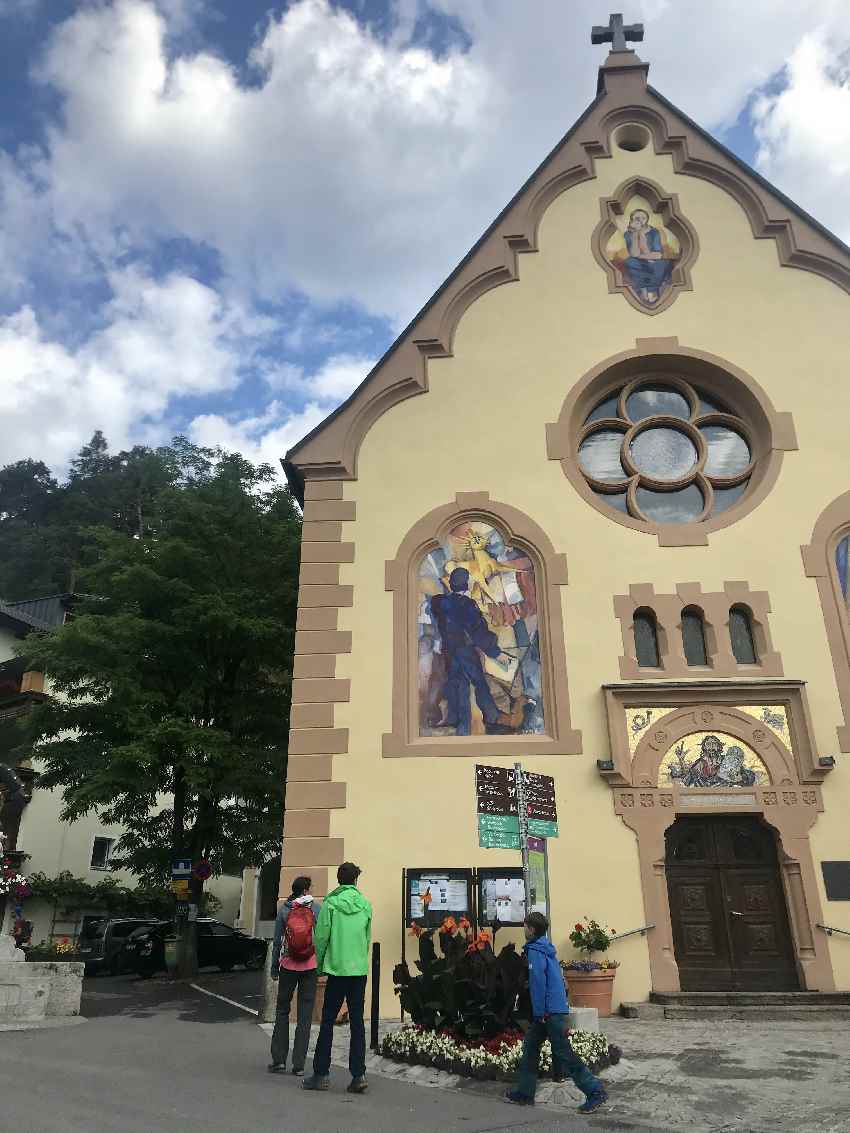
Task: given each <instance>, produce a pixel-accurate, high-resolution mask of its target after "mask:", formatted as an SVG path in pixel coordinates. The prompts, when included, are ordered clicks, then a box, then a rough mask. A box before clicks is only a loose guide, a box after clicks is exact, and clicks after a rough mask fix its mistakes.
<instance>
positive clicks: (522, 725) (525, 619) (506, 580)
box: [382, 492, 581, 758]
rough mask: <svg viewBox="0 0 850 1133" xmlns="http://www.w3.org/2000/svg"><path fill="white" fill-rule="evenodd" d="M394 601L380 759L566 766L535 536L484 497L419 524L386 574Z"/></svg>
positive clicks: (507, 509)
mask: <svg viewBox="0 0 850 1133" xmlns="http://www.w3.org/2000/svg"><path fill="white" fill-rule="evenodd" d="M385 579H386V583H385V585H386V588H387V590H390V591H392V593H393V639H394V665H393V683H392V689H393V697H392V722H393V730H392V732H389V733H385V734H384V736H383V741H382V752H383V754H384V755H385V756H410V755H424V756H434V755H451V756H473V757H475V758H478V757H481V756H490V755H514V753H515V752H517V751H526V750H532V749H533V750H534V751H535V752H536V753H539V754H543V753H547V752H555V753H557V754H564V755H572V754H577V753H578V752H580V751H581V734H580V733H579V732H577V731H576V730H575V729H574V728H573V727H572V725H571V722H570V706H569V684H568V677H567V658H566V639H565V634H564V628H563V622H562V618H561V591H560V587H562V586H565V585H566V583H567V563H566V559H565V557H564V555H563V554H560V553H558V552H557V551H555V549H554V547H553V546H552V542H551V540H550V539H549V537H548V535H547V534H546V533H545V531H544V530H543V529H542V528H541V527H540V526H539V525H538V524H537V523H535V522H534V520H533V519H532V518H531V517H530V516H528V515H526V514H525V513H524V512H521V511H520V510H519V509H518V508H515V507H512V506H511V505H509V504H505V503H500V502H499V501H497V500H491V499H490V496H489V493H487V492H458V494H457V495H456V496H455V499H454V501H453V502H452V503H448V504H443V505H442V506H440V507H436V508H434V509H433V510H432V511H430V512H428V514H427V515H425V516H423V517H422V519H420V520H418V521H417V522H416V523H415V524H414V525H413V526H412V527H411V528H410V530H409V531H408V532H407V535H405V537H404V539H403V540H402V542H401V543H400V545H399V548H398V551H397V553H396V557H395V558H394V559H391V560H389V561H388V562H387V563H386V565H385Z"/></svg>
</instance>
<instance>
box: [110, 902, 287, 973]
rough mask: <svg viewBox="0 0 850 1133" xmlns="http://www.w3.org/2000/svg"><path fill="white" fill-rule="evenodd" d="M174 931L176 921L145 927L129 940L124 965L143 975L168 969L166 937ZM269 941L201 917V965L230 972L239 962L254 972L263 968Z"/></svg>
mask: <svg viewBox="0 0 850 1133" xmlns="http://www.w3.org/2000/svg"><path fill="white" fill-rule="evenodd" d="M173 932H174V922H173V921H161V922H160V923H159V924H154V925H149V926H147V927H142V928H139V929H137V930H136V932H134V933H132V934H131V935H130V936H129V938H128V939H127V941H126V944H125V948H124V952H125V959H124V966H125V967H126V968H129V969H135V971H137V972H138V973H139V975H140V976H145V977H147V976H152V975H153V974H154V973H155V972H164V971H165V970H166V967H165V938H166V936H169V935H171V934H172V933H173ZM267 946H268V941H266V940H260V939H259V938H258V937H256V936H248V935H247V933H244V932H239V930H238V929H235V928H229V927H228V926H227V925H226V924H222V923H221V921H215V920H212V918H210V917H199V918H198V967H199V968H209V967H217V968H220V969H221V971H222V972H229V971H230V970H231V969H232V968H234V967H235V966H236V965H237V964H242V965H243V966H244V967H246V968H248V969H249V970H251V971H256V970H258V969H259V968H262V966H263V963H264V961H265V958H266V948H267Z"/></svg>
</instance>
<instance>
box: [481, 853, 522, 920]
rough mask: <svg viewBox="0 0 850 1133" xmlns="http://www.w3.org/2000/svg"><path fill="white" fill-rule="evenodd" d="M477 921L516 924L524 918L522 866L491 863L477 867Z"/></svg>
mask: <svg viewBox="0 0 850 1133" xmlns="http://www.w3.org/2000/svg"><path fill="white" fill-rule="evenodd" d="M477 874H478V923H479V924H480V925H482V926H485V925H488V926H489V925H492V924H493V922H494V921H498V922H499V924H502V925H515V926H517V927H518V926H519V925H521V924H523V922H524V921H525V882H524V880H523V876H522V869H521V868H520V867H516V868H514V867H513V866H504V865H503V866H493V867H492V868H490V869H479V870H478V871H477Z"/></svg>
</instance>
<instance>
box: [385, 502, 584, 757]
mask: <svg viewBox="0 0 850 1133" xmlns="http://www.w3.org/2000/svg"><path fill="white" fill-rule="evenodd" d="M468 520H480V521H483V522H485V523H490V524H492V525H493V526H494V527H497V528H499V530H500V531H501V532H502V534H503V535H504V537H505V539H506V540H507V542H508V543H509V544H510V545H511V546H514V547H518V548H520V549H522V550H523V551H524V552H525V553H526V554H527V555H528V556H529V557H530V558H531V560H532V562H533V563H534V569H535V581H536V588H537V603H538V614H539V626H540V629H541V630H542V633H541V636H540V665H541V676H542V683H543V695H544V704H545V713H544V722H545V726H546V732H545V733H544V734H543V735H517V736H420V735H419V697H418V682H417V680H416V671H417V664H418V642H417V634H416V615H417V585H416V579H417V573H418V569H419V563H420V562H421V560H422V557H423V555H425V554H427V553H428V551H429V550H433V549H435V548H436V547H438V546H439V545H440V543H441V541H442V539H443V538H444V537H445V536H446V534H447V533H448V532H449V531H450V530H451V529H452V528H453V527H455V526H457V524H458V523H463V522H465V521H468ZM385 576H386V577H385V589H386V590H387V591H389V592H390V593H392V595H393V689H392V731H391V732H388V733H385V734H384V736H383V739H382V754H383V755H384V756H385V757H398V756H448V757H474V758H480V757H482V756H500V755H501V756H514V757H517V756H519V755H520V754H525V755H579V754H580V753H581V751H582V738H581V732H580V731H578V730H577V729H575V728H573V726H572V723H571V715H570V692H569V681H568V676H567V658H566V644H565V637H564V629H563V617H562V611H561V587H562V586H566V585H567V560H566V556H565V555H564V554H562V553H559V552H556V550H555V548H554V546H553V545H552V542H551V540H550V539H549V537H548V535H546V533H545V532H544V531H543V529H542V528H541V527H540V526H539V525H538V524H537V523H535V522H534V520H533V519H531V518H530V516H528V515H526V514H525V513H524V512H522V511H520V510H519V509H518V508H515V507H512V506H511V505H510V504H505V503H500V502H498V501H496V500H491V499H490V494H489V492H458V493H457V495H456V496H455V499H454V501H453V502H452V503H448V504H443V505H442V506H440V507H436V508H434V509H433V510H432V511H430V512H428V514H427V515H425V516H424V517H423V518H422V519H420V520H419V521H418V522H417V523H415V524H414V525H413V527H412V528H411V529H410V531H408V533H407V535H406V536H405V537H404V539H403V540H402V542H401V544H400V546H399V548H398V552H397V554H396V557H395V558H394V559H390V560H388V561H387V562H386V564H385Z"/></svg>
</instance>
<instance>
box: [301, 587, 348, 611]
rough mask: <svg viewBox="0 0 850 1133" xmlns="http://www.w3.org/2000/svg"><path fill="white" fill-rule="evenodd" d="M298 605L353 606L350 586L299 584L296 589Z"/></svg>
mask: <svg viewBox="0 0 850 1133" xmlns="http://www.w3.org/2000/svg"><path fill="white" fill-rule="evenodd" d="M298 604H299V605H300V606H336V607H340V606H353V605H354V588H353V587H352V586H301V587H300V589H299V591H298Z"/></svg>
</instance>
